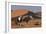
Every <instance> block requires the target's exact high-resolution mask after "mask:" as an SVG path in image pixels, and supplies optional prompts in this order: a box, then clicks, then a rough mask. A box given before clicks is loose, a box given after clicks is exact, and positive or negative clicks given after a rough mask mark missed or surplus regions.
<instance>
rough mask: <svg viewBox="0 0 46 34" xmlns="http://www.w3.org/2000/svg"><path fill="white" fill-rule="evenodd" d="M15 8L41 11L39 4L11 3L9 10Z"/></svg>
mask: <svg viewBox="0 0 46 34" xmlns="http://www.w3.org/2000/svg"><path fill="white" fill-rule="evenodd" d="M16 9H27V10H32V11H33V12H38V11H41V6H21V5H11V10H16Z"/></svg>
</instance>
